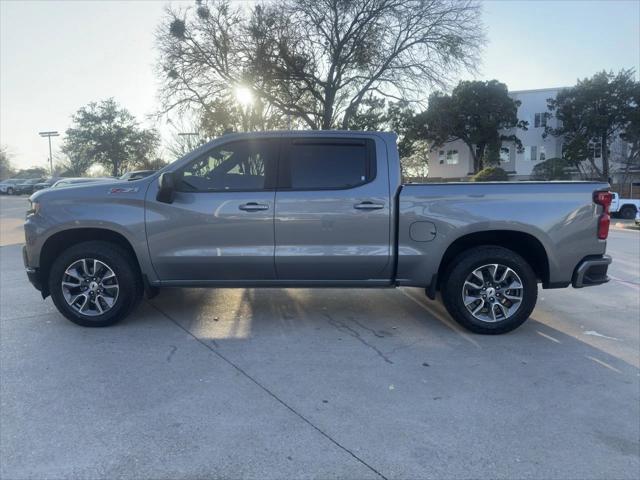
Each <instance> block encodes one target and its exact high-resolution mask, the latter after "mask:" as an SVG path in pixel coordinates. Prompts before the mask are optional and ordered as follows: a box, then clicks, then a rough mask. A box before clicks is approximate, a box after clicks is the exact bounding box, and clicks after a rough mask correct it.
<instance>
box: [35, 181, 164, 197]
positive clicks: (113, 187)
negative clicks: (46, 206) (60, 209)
mask: <svg viewBox="0 0 640 480" xmlns="http://www.w3.org/2000/svg"><path fill="white" fill-rule="evenodd" d="M154 180H155V175H152V176H151V177H146V178H141V179H140V180H133V181H126V180H119V179H117V178H116V179H113V181H104V180H103V181H96V182H89V183H79V184H77V185H70V186H68V187H63V188H47V189H44V190H38V191H37V192H35V193H34V194H33V195H31V196H30V197H29V201H31V202H48V201H51V200H67V199H68V200H77V201H82V200H83V199H89V198H100V197H101V198H106V197H109V196H111V195H118V194H126V193H133V194H135V193H137V192H145V191H146V189H147V187H148V185H149V183H151V182H152V181H154Z"/></svg>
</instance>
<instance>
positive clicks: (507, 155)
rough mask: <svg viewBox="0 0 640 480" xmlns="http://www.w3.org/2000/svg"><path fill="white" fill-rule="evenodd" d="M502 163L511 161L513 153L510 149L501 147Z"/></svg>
mask: <svg viewBox="0 0 640 480" xmlns="http://www.w3.org/2000/svg"><path fill="white" fill-rule="evenodd" d="M500 161H501V162H502V163H507V162H509V161H511V151H510V150H509V147H500Z"/></svg>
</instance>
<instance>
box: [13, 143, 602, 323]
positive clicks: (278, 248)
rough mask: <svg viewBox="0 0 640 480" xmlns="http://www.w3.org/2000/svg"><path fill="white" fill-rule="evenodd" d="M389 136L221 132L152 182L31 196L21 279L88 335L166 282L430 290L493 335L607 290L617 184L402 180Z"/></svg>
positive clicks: (461, 317) (453, 311)
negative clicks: (549, 303)
mask: <svg viewBox="0 0 640 480" xmlns="http://www.w3.org/2000/svg"><path fill="white" fill-rule="evenodd" d="M396 141H397V139H396V136H395V134H393V133H376V132H351V131H350V132H343V131H313V132H310V131H292V132H268V133H251V134H231V135H225V136H222V137H220V138H218V139H216V140H214V141H212V142H210V143H208V144H206V145H204V146H202V147H200V148H199V149H197V150H195V151H193V152H191V153H190V154H188V155H186V156H185V157H183V158H181V159H179V160H177V161H175V162H174V163H172V164H170V165H168V166H166V167H165V168H164V169H162V170H160V171H159V172H156V173H154V174H153V175H151V176H149V177H146V178H143V179H140V180H134V181H117V180H115V181H114V182H113V183H97V184H85V185H79V186H74V187H70V188H64V189H48V190H43V191H40V192H37V193H35V194H34V195H33V196H32V197H31V198H30V203H31V204H30V210H29V212H28V213H27V218H26V222H25V235H26V245H25V247H24V251H23V256H24V263H25V266H26V269H27V275H28V277H29V279H30V280H31V282H32V283H33V284H34V286H35V287H36V288H37V289H39V290H40V291H41V293H42V296H43V297H44V298H46V297H47V296H49V295H51V297H52V299H53V302H54V303H55V305H56V307H57V308H58V310H59V311H60V312H61V313H62V314H63V315H64V316H66V317H67V318H69V319H70V320H71V321H73V322H75V323H77V324H79V325H84V326H106V325H111V324H113V323H115V322H116V321H118V320H119V319H121V318H123V317H124V316H126V315H127V314H128V313H130V312H131V311H132V309H133V308H134V306H135V305H136V303H137V301H138V300H139V299H140V298H141V297H142V296H143V295H144V294H146V295H147V296H148V297H151V296H153V295H155V294H157V292H158V290H159V288H161V287H176V286H179V287H216V288H220V287H243V288H244V287H251V288H257V287H285V288H290V287H304V288H310V287H334V288H340V287H357V288H362V287H380V288H382V287H398V286H412V287H422V288H424V289H425V292H426V295H428V296H429V297H430V298H432V299H435V298H436V297H437V295H438V292H440V295H441V298H442V301H443V302H444V305H445V306H446V308H447V310H448V312H449V313H450V314H451V316H452V317H453V318H454V319H455V320H456V321H457V322H459V323H460V324H461V325H463V326H464V327H466V328H467V329H469V330H471V331H474V332H477V333H484V334H498V333H504V332H508V331H510V330H513V329H514V328H516V327H518V326H519V325H521V324H522V323H523V322H524V321H525V320H526V319H527V318H528V317H529V315H530V314H531V312H532V310H533V308H534V306H535V303H536V300H537V295H538V284H541V285H542V288H564V287H568V286H569V285H573V287H575V288H581V287H586V286H590V285H598V284H601V283H604V282H606V281H608V277H607V269H608V265H609V264H610V263H611V258H610V257H609V256H607V255H605V249H606V238H607V235H608V230H609V212H608V208H609V204H610V202H611V193H610V192H609V191H608V189H609V185H608V184H606V183H598V182H550V183H544V182H513V183H508V182H502V183H501V182H495V183H447V184H404V185H403V184H402V183H401V171H400V160H399V158H398V151H397V148H396Z"/></svg>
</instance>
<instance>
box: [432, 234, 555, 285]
mask: <svg viewBox="0 0 640 480" xmlns="http://www.w3.org/2000/svg"><path fill="white" fill-rule="evenodd" d="M480 246H497V247H503V248H507V249H509V250H511V251H513V252H515V253H517V254H518V255H520V256H521V257H523V258H524V259H525V260H526V261H527V263H528V264H529V266H530V267H531V268H532V269H533V271H534V272H535V274H536V277H537V278H538V279H539V280H540V281H541V282H542V284H543V285H545V284H548V283H549V276H550V273H549V256H548V254H547V251H546V249H545V248H544V245H543V244H542V243H541V242H540V240H538V239H537V238H536V237H535V236H533V235H531V234H530V233H525V232H520V231H516V230H489V231H482V232H473V233H468V234H466V235H463V236H461V237H459V238H457V239H456V240H455V241H454V242H452V243H451V245H449V247H448V248H447V249H446V250H445V253H444V255H443V256H442V259H441V260H440V265H439V267H438V277H437V278H438V288H439V287H440V283H441V282H442V279H443V278H444V276H445V274H446V272H447V269H448V268H449V266H450V265H451V262H452V261H453V260H454V259H455V258H456V256H458V255H459V254H460V253H462V252H464V251H466V250H469V249H471V248H474V247H480Z"/></svg>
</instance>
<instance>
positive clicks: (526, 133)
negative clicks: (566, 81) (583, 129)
mask: <svg viewBox="0 0 640 480" xmlns="http://www.w3.org/2000/svg"><path fill="white" fill-rule="evenodd" d="M560 90H561V88H560V87H558V88H542V89H537V90H520V91H513V92H509V95H510V96H511V97H512V98H513V99H514V100H519V101H520V102H521V103H520V107H518V118H519V119H520V120H526V121H527V122H529V125H528V127H527V130H520V129H517V130H513V131H508V132H505V133H506V134H507V135H509V134H512V133H515V134H516V135H517V137H518V138H519V139H520V141H521V142H522V146H523V151H520V152H519V151H518V149H517V148H516V145H515V144H514V143H513V142H509V143H504V144H503V145H502V148H501V151H500V166H501V167H502V168H503V169H504V170H505V171H506V172H507V173H508V174H509V179H510V180H514V181H517V180H528V179H529V178H530V175H531V171H532V170H533V167H534V166H535V165H537V164H538V163H540V162H541V161H543V160H546V159H548V158H554V157H555V158H558V157H561V156H562V138H558V137H553V136H552V135H549V136H547V137H546V138H544V137H543V133H544V127H545V126H546V125H547V124H548V125H549V126H551V127H556V126H557V124H556V122H557V120H556V119H555V118H547V116H546V115H545V113H547V112H548V109H547V99H548V98H553V97H555V96H556V95H557V94H558V91H560ZM592 149H593V155H594V158H595V160H596V163H598V159H599V158H602V146H601V145H600V144H594V145H593V146H592ZM625 156H626V144H625V143H624V142H622V141H620V140H617V141H615V142H614V144H613V145H611V146H610V166H611V171H612V174H613V176H614V177H615V176H616V175H617V173H616V172H618V171H619V170H620V166H621V160H622V159H623V158H625ZM575 173H576V178H577V174H578V172H575ZM470 175H473V157H472V155H471V152H470V150H469V148H468V147H467V145H466V144H465V143H464V142H462V141H460V140H456V141H454V142H449V143H447V144H445V145H443V146H442V147H440V148H435V149H433V150H432V151H430V152H429V179H431V180H438V179H443V180H466V179H468V177H469V176H470ZM614 181H615V178H614Z"/></svg>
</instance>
